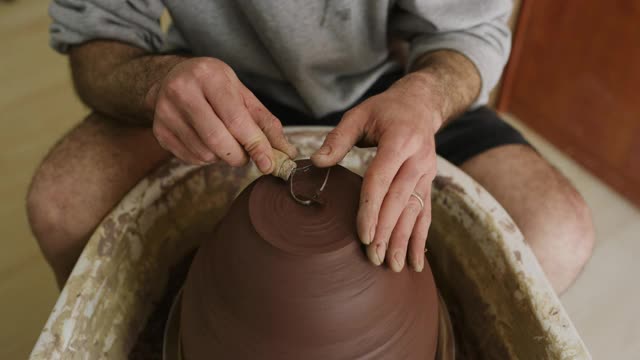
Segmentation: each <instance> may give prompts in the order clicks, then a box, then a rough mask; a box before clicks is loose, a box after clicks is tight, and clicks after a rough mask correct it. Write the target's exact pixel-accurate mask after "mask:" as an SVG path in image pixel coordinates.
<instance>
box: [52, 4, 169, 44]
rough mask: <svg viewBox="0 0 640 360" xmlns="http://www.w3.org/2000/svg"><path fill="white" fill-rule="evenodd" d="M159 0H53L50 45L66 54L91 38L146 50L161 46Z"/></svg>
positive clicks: (160, 9) (160, 8) (161, 8)
mask: <svg viewBox="0 0 640 360" xmlns="http://www.w3.org/2000/svg"><path fill="white" fill-rule="evenodd" d="M163 10H164V5H163V3H162V0H53V1H52V2H51V5H50V6H49V15H50V16H51V18H52V20H53V22H52V24H51V26H50V28H49V33H50V43H51V47H53V48H54V49H55V50H57V51H59V52H61V53H66V52H68V51H69V47H70V46H72V45H76V44H80V43H83V42H86V41H89V40H94V39H110V40H118V41H122V42H125V43H128V44H131V45H134V46H137V47H140V48H142V49H145V50H147V51H152V52H156V51H159V50H160V49H161V48H162V45H163V36H164V35H163V33H162V29H161V28H160V16H161V15H162V11H163Z"/></svg>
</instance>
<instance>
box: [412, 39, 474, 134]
mask: <svg viewBox="0 0 640 360" xmlns="http://www.w3.org/2000/svg"><path fill="white" fill-rule="evenodd" d="M405 78H407V79H408V81H411V82H415V83H416V87H417V88H418V90H416V91H420V90H419V89H420V88H422V89H423V90H422V91H424V92H425V94H424V95H422V96H424V97H425V98H430V99H431V101H433V102H434V105H435V106H436V107H437V108H439V109H441V114H440V120H441V123H436V124H434V128H435V129H436V131H437V130H438V129H440V128H441V127H442V125H444V124H446V122H447V121H449V120H450V119H452V118H455V117H456V116H457V115H460V114H462V113H463V112H464V111H465V110H466V109H468V108H469V107H470V106H471V105H472V104H473V103H474V102H475V101H476V99H477V98H478V95H479V92H480V88H481V85H482V81H481V80H480V73H479V72H478V70H477V69H476V67H475V65H474V64H473V63H472V62H471V61H470V60H469V59H468V58H467V57H465V56H464V55H462V54H460V53H458V52H455V51H451V50H440V51H434V52H430V53H427V54H424V55H422V56H420V57H419V58H418V59H417V60H416V61H415V63H414V64H413V70H412V72H410V73H409V74H407V75H406V76H405Z"/></svg>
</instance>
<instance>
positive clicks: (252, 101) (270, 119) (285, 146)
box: [243, 87, 298, 159]
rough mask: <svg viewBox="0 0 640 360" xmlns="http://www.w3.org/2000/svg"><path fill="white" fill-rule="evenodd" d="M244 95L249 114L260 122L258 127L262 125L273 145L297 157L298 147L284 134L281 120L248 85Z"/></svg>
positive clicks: (290, 155)
mask: <svg viewBox="0 0 640 360" xmlns="http://www.w3.org/2000/svg"><path fill="white" fill-rule="evenodd" d="M243 97H244V99H245V103H246V105H247V109H248V110H249V114H251V117H252V118H253V121H255V123H256V124H258V127H260V129H261V130H262V132H263V133H264V134H265V136H266V137H267V139H268V140H269V143H270V144H271V146H272V147H274V148H276V149H278V150H280V151H282V152H284V153H285V154H287V155H288V156H289V157H290V158H292V159H295V157H296V156H298V149H297V148H296V147H295V146H294V145H292V144H291V143H290V142H289V140H287V138H286V137H285V136H284V130H283V128H282V123H281V122H280V120H278V118H277V117H275V116H274V115H273V114H272V113H271V112H270V111H269V110H268V109H267V108H266V107H265V106H264V105H263V104H262V102H260V100H258V98H257V97H256V96H255V95H254V94H253V93H252V92H251V90H249V89H247V88H246V87H244V91H243Z"/></svg>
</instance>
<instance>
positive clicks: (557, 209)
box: [460, 144, 594, 292]
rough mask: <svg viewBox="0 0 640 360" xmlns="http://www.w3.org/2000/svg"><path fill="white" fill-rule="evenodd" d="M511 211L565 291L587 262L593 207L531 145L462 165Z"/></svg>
mask: <svg viewBox="0 0 640 360" xmlns="http://www.w3.org/2000/svg"><path fill="white" fill-rule="evenodd" d="M460 167H461V168H462V170H464V171H465V172H466V173H467V174H469V175H470V176H471V177H473V178H474V179H475V180H476V181H477V182H478V183H480V184H481V185H482V186H483V187H484V188H485V189H486V190H487V191H489V193H491V194H492V195H493V197H494V198H495V199H496V200H497V201H498V202H499V203H500V204H501V205H502V206H503V207H504V208H505V210H506V211H507V212H508V213H509V215H511V217H512V218H513V220H514V221H515V223H516V224H517V225H518V227H519V229H520V230H521V231H522V233H523V235H524V237H525V241H527V243H528V244H529V246H530V247H531V248H532V250H533V252H534V254H535V255H536V257H537V258H538V261H539V262H540V264H541V265H542V268H543V269H544V271H545V273H546V274H547V276H548V277H549V280H550V281H551V283H552V285H553V286H554V288H555V289H556V290H557V291H559V292H561V291H563V290H564V289H566V287H567V286H569V284H570V283H571V282H572V281H573V279H575V277H576V276H577V274H578V273H579V271H580V269H581V268H582V266H583V265H584V264H585V263H586V261H587V260H588V258H589V256H590V254H591V249H592V247H593V242H594V231H593V224H592V221H591V215H590V211H589V209H588V207H587V205H586V204H585V202H584V200H583V199H582V197H581V196H580V194H579V193H578V192H577V191H576V189H575V188H574V187H573V185H572V184H571V183H570V182H569V181H568V180H567V179H566V178H565V177H564V176H563V175H562V174H561V173H560V172H559V171H558V170H556V169H555V168H554V167H553V166H551V164H549V163H548V162H547V161H546V160H545V159H543V158H542V157H541V156H540V155H539V154H538V153H537V152H536V151H535V150H534V149H533V148H531V147H530V146H528V145H517V144H516V145H513V144H512V145H504V146H499V147H495V148H492V149H490V150H487V151H485V152H482V153H480V154H477V155H475V156H473V157H471V158H470V159H468V160H466V161H465V162H463V163H462V164H461V166H460Z"/></svg>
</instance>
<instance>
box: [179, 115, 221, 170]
mask: <svg viewBox="0 0 640 360" xmlns="http://www.w3.org/2000/svg"><path fill="white" fill-rule="evenodd" d="M167 126H168V127H169V130H170V131H171V132H172V133H173V134H174V135H175V136H177V137H178V139H180V141H181V142H182V144H184V146H185V147H186V148H187V149H189V152H190V153H191V154H193V155H195V156H196V157H197V158H198V159H199V160H201V161H202V162H204V163H209V162H211V161H212V160H213V159H214V157H215V154H214V153H213V152H212V151H211V150H209V149H208V148H207V146H206V145H205V144H204V143H203V142H202V140H201V139H200V136H198V134H197V133H196V131H195V130H194V129H193V128H192V127H191V125H189V124H188V123H186V122H184V121H173V122H172V123H170V124H168V125H167Z"/></svg>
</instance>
